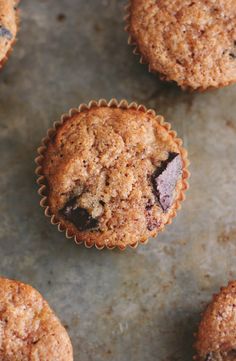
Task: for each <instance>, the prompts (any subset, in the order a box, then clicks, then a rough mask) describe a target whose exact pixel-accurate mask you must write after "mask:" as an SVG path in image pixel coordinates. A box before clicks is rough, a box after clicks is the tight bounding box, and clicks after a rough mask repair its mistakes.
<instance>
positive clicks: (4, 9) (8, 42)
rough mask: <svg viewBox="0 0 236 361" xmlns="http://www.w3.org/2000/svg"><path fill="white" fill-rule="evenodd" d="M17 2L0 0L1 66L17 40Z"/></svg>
mask: <svg viewBox="0 0 236 361" xmlns="http://www.w3.org/2000/svg"><path fill="white" fill-rule="evenodd" d="M17 3H18V1H16V0H0V66H1V65H2V64H1V63H3V62H4V61H5V60H6V59H5V57H6V56H7V54H8V52H9V51H10V50H11V48H12V46H13V44H14V42H15V40H16V33H17Z"/></svg>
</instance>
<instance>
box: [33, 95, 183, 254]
mask: <svg viewBox="0 0 236 361" xmlns="http://www.w3.org/2000/svg"><path fill="white" fill-rule="evenodd" d="M111 104H113V103H111ZM124 104H126V108H125V106H124V107H123V108H122V107H118V105H117V104H115V105H114V104H113V105H111V106H108V105H107V104H106V103H104V102H102V103H100V105H99V104H96V103H95V104H93V106H92V107H91V108H89V107H86V106H85V107H84V108H83V109H82V110H81V109H80V110H75V111H74V112H73V114H72V115H69V116H66V117H64V118H63V122H62V124H60V125H59V126H58V127H57V129H56V131H54V132H50V134H52V133H53V135H51V136H50V137H49V139H48V140H46V142H44V144H45V143H46V144H45V145H46V146H45V147H43V148H40V154H41V157H39V160H38V162H37V163H38V165H39V166H40V167H39V169H38V174H39V175H40V176H42V178H43V179H41V184H42V185H43V187H44V193H45V194H46V199H45V202H44V204H43V205H44V206H46V207H47V212H46V213H49V214H50V215H53V223H59V224H60V229H66V230H67V233H68V234H69V235H75V237H76V241H77V242H79V243H85V244H86V246H88V247H91V246H93V245H96V246H97V248H103V247H105V246H106V247H108V248H114V247H119V248H120V249H124V248H125V247H126V246H128V245H130V246H133V247H134V246H136V245H137V244H138V242H145V241H146V240H147V239H148V238H149V237H151V236H155V235H156V234H157V233H158V232H159V231H160V230H162V229H163V228H164V225H165V224H166V223H170V221H171V219H172V218H173V216H175V214H176V210H177V209H178V208H179V203H180V201H182V200H183V198H184V196H183V193H184V191H185V190H186V189H187V182H186V179H187V178H188V171H187V169H186V168H187V165H188V161H187V158H186V151H185V150H184V149H183V147H182V142H181V141H180V140H179V139H177V138H176V136H175V135H176V134H175V133H174V132H173V131H170V129H169V128H170V127H169V125H168V124H166V123H164V121H163V118H162V117H161V116H156V115H155V113H154V112H153V111H149V112H147V111H146V109H145V108H144V107H139V108H138V107H137V105H136V107H135V106H133V107H129V108H128V105H127V103H126V102H124Z"/></svg>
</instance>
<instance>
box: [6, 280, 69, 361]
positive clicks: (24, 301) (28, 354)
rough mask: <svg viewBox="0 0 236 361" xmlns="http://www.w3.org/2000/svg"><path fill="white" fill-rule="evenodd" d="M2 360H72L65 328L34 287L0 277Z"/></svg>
mask: <svg viewBox="0 0 236 361" xmlns="http://www.w3.org/2000/svg"><path fill="white" fill-rule="evenodd" d="M0 335H1V337H0V360H2V361H23V360H25V361H36V360H38V361H39V360H44V361H72V360H73V355H72V346H71V343H70V339H69V337H68V335H67V332H66V330H65V329H64V328H63V327H62V325H61V324H60V321H59V320H58V319H57V318H56V316H55V315H54V314H53V312H52V310H51V309H50V307H49V306H48V304H47V302H46V301H45V300H44V299H43V298H42V296H41V295H40V294H39V293H38V292H37V291H36V290H35V289H33V288H32V287H30V286H28V285H25V284H23V283H20V282H17V281H11V280H8V279H5V278H0Z"/></svg>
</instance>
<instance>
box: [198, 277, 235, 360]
mask: <svg viewBox="0 0 236 361" xmlns="http://www.w3.org/2000/svg"><path fill="white" fill-rule="evenodd" d="M196 349H197V353H198V357H197V360H199V361H235V360H236V282H235V281H234V282H231V283H230V284H229V285H228V286H227V287H225V288H222V289H221V292H220V293H219V294H218V295H217V296H215V297H214V299H213V301H212V302H211V304H210V305H209V306H208V307H207V309H206V311H205V313H204V315H203V317H202V320H201V322H200V326H199V331H198V335H197V342H196Z"/></svg>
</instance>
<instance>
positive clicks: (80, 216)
mask: <svg viewBox="0 0 236 361" xmlns="http://www.w3.org/2000/svg"><path fill="white" fill-rule="evenodd" d="M60 213H61V214H62V215H63V216H64V217H65V219H66V220H67V221H69V222H72V223H73V224H74V225H75V226H76V227H77V228H78V230H80V231H92V230H98V228H99V222H98V220H97V219H95V218H93V217H91V216H90V214H89V213H88V211H87V210H86V209H84V208H80V207H77V204H76V198H72V199H71V200H70V201H69V202H67V203H66V205H65V207H64V208H63V209H61V210H60Z"/></svg>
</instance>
